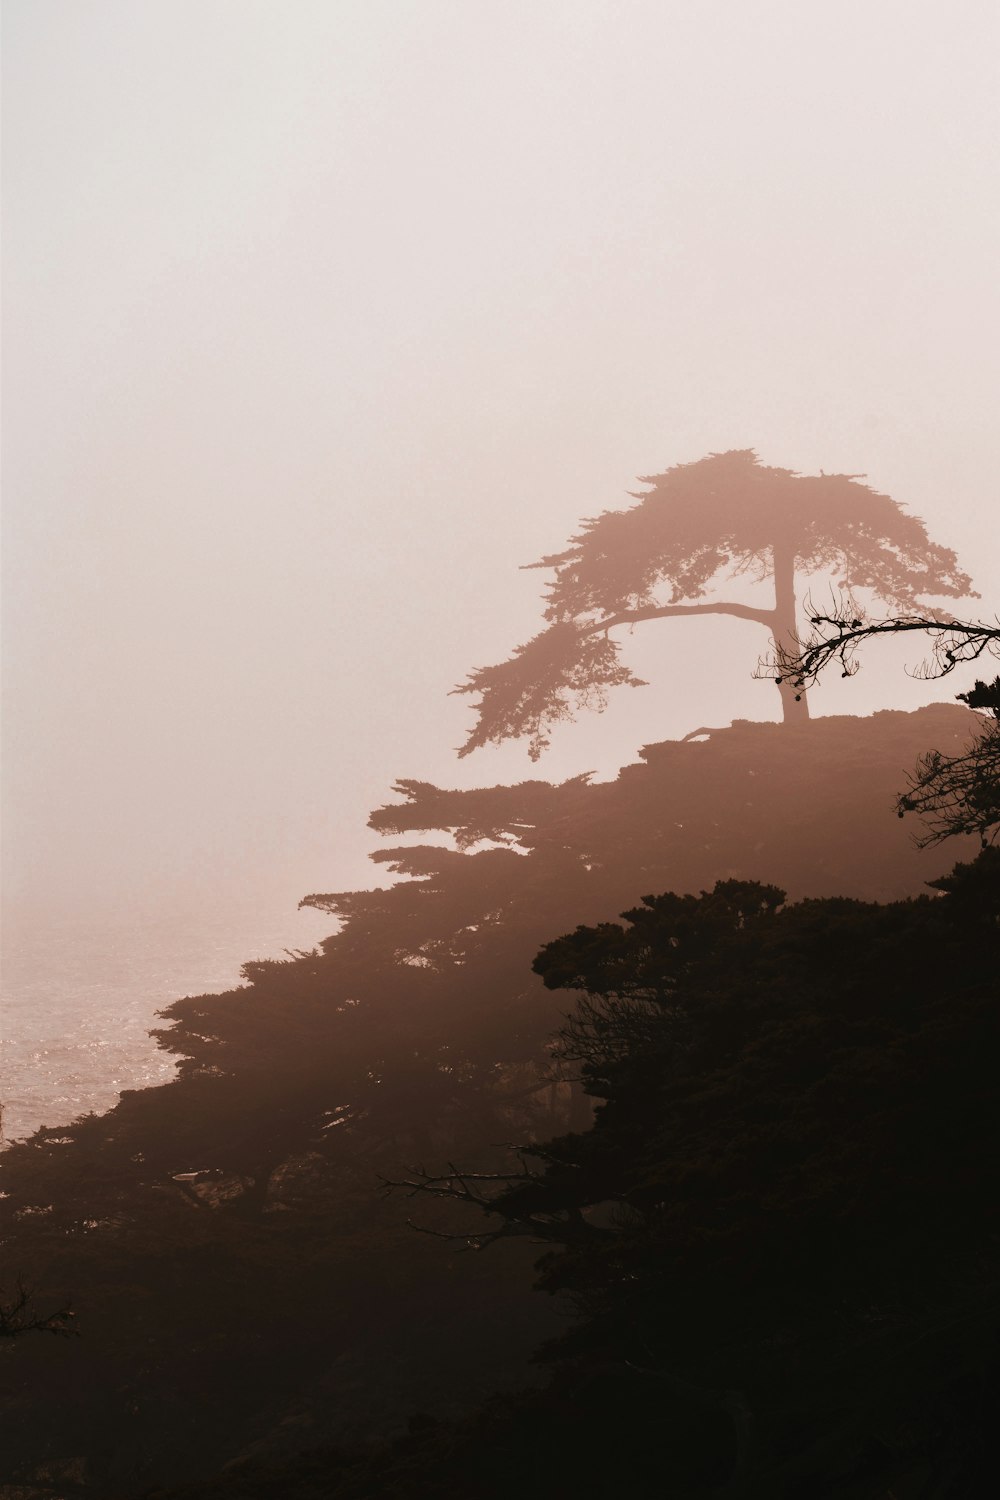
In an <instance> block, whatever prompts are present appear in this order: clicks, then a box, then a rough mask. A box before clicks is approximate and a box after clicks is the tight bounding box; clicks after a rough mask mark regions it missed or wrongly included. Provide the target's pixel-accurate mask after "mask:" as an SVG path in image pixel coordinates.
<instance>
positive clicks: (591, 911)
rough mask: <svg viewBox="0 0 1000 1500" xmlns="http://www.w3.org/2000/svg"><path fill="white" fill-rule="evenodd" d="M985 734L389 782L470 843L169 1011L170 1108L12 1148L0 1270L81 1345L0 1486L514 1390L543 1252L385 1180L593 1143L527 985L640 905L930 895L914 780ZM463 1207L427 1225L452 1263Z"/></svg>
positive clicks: (44, 1360)
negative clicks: (417, 1219)
mask: <svg viewBox="0 0 1000 1500" xmlns="http://www.w3.org/2000/svg"><path fill="white" fill-rule="evenodd" d="M970 717H971V715H970V714H969V712H968V710H966V709H962V708H958V707H947V706H943V705H942V706H938V707H937V708H935V709H928V710H924V711H922V712H921V713H919V714H914V715H905V714H883V715H877V716H876V717H875V718H873V719H870V720H852V719H829V720H824V721H818V722H816V723H814V724H813V725H811V726H808V727H807V728H805V729H804V730H803V731H802V734H803V735H805V736H808V750H809V754H808V756H806V755H803V753H802V749H803V743H804V742H802V741H800V739H799V736H798V735H797V734H795V733H790V732H789V731H787V730H784V729H782V727H781V726H778V725H767V724H765V725H752V724H738V725H735V726H734V727H733V728H732V729H729V730H725V731H719V732H717V733H713V734H712V735H711V736H710V737H709V738H707V739H703V740H701V741H692V742H688V743H672V744H667V745H660V746H651V747H648V748H647V749H646V750H645V751H644V753H643V761H642V763H641V764H639V765H636V766H632V767H628V768H626V769H625V770H624V771H623V772H622V773H621V775H620V776H619V777H618V778H617V780H616V781H614V782H610V783H607V784H592V783H589V782H588V781H587V780H586V779H577V780H575V781H572V782H569V783H567V784H566V785H564V786H561V787H557V786H550V785H547V784H545V783H539V782H535V783H528V784H526V785H525V786H522V787H514V788H496V789H491V790H480V791H475V792H450V791H447V790H442V789H437V788H431V787H427V786H423V785H419V784H416V783H401V784H400V791H401V792H402V794H403V796H402V798H401V799H400V801H399V802H398V803H396V804H395V805H393V806H392V807H390V808H386V809H382V810H381V811H380V812H379V813H377V814H376V815H375V816H374V818H373V823H374V824H375V826H377V827H379V828H380V829H381V830H382V831H384V832H387V833H392V834H408V833H409V832H411V831H412V830H420V829H427V830H431V831H433V832H434V833H435V834H440V833H441V832H448V833H450V834H451V835H453V838H454V843H455V846H456V847H455V848H453V849H444V848H441V847H437V846H425V847H417V848H399V849H394V850H391V851H387V853H386V855H385V860H386V862H387V863H388V864H389V865H390V868H392V869H393V870H394V871H397V872H398V873H400V874H401V875H403V876H407V877H409V878H406V879H403V880H401V881H400V882H399V883H398V884H397V885H394V886H392V887H390V888H388V889H385V890H377V891H368V892H353V893H343V894H335V895H328V896H316V897H313V898H310V900H311V902H312V904H313V905H315V906H318V907H320V908H321V909H324V910H328V911H330V913H331V916H332V917H333V918H335V919H336V920H338V921H339V923H340V930H339V931H338V932H337V933H336V934H335V935H334V936H333V937H331V938H330V939H329V940H327V942H325V943H324V944H323V945H322V946H321V948H320V949H319V950H318V951H317V952H315V953H307V954H302V955H300V956H299V957H297V958H295V959H292V960H289V961H288V962H282V963H264V964H254V965H250V966H248V968H247V971H246V974H247V985H246V987H245V988H242V989H237V990H234V991H231V992H229V993H228V994H225V995H220V996H199V997H191V998H188V999H186V1000H183V1001H180V1002H178V1003H177V1004H176V1005H175V1006H173V1007H171V1010H170V1012H169V1013H168V1016H167V1022H168V1025H167V1027H165V1029H164V1034H163V1037H162V1040H163V1041H164V1042H165V1043H166V1045H167V1046H168V1047H169V1048H170V1050H172V1051H173V1052H174V1053H175V1054H176V1055H177V1056H178V1057H179V1058H180V1059H181V1064H182V1066H181V1074H180V1077H179V1078H178V1081H177V1082H176V1083H172V1084H170V1085H169V1086H166V1087H163V1088H159V1089H151V1090H144V1091H142V1092H138V1093H131V1094H127V1095H125V1096H123V1098H122V1101H121V1103H120V1104H119V1105H118V1107H117V1108H116V1109H115V1110H113V1111H111V1112H110V1113H109V1114H108V1115H106V1116H103V1117H88V1118H86V1119H84V1120H82V1121H78V1122H75V1123H74V1124H72V1125H68V1126H65V1127H62V1128H59V1129H51V1130H44V1131H40V1132H39V1133H38V1134H37V1135H36V1136H35V1137H34V1138H33V1139H32V1141H30V1142H27V1143H25V1144H22V1145H15V1146H14V1147H12V1148H11V1149H10V1150H8V1151H7V1152H5V1153H4V1156H3V1160H2V1173H3V1183H2V1186H3V1190H4V1191H5V1192H6V1193H8V1194H9V1197H7V1198H6V1199H5V1200H4V1202H3V1207H4V1209H5V1212H6V1215H7V1218H8V1220H9V1224H10V1228H9V1231H8V1235H7V1240H8V1246H7V1252H6V1253H7V1254H8V1255H9V1257H10V1258H11V1261H12V1263H13V1264H14V1265H23V1266H25V1267H26V1268H30V1273H31V1277H32V1281H33V1283H34V1284H35V1286H36V1288H37V1299H38V1305H39V1306H40V1307H42V1308H47V1307H61V1306H65V1305H66V1300H65V1299H67V1298H68V1297H70V1296H71V1297H72V1301H73V1306H74V1309H75V1310H76V1313H77V1325H78V1327H79V1329H80V1331H81V1334H82V1335H83V1336H82V1337H81V1338H79V1339H74V1340H66V1341H62V1340H60V1341H56V1340H51V1339H49V1340H42V1339H34V1340H32V1339H19V1340H17V1341H16V1343H12V1345H11V1346H10V1350H9V1353H10V1358H9V1359H8V1361H7V1363H6V1369H5V1374H6V1375H7V1377H8V1389H7V1392H6V1394H5V1395H4V1397H3V1416H4V1419H5V1422H6V1425H7V1426H8V1428H9V1430H10V1433H11V1438H10V1440H9V1441H8V1443H7V1446H6V1448H5V1450H4V1455H3V1468H2V1470H0V1483H8V1484H21V1485H22V1486H23V1485H28V1484H35V1483H36V1482H38V1475H39V1473H40V1472H41V1471H42V1470H43V1469H44V1470H45V1472H47V1473H52V1474H55V1473H56V1469H55V1468H52V1465H56V1466H57V1467H58V1465H63V1466H64V1468H65V1470H66V1472H67V1473H68V1472H69V1469H70V1468H73V1472H78V1471H79V1467H80V1464H84V1465H85V1469H86V1473H87V1475H88V1476H89V1477H88V1480H87V1484H88V1487H89V1489H90V1491H91V1493H94V1494H107V1495H109V1496H114V1495H121V1496H128V1497H129V1500H132V1497H133V1496H135V1495H137V1494H138V1492H139V1491H140V1490H141V1487H142V1485H144V1484H151V1483H153V1482H154V1480H155V1481H158V1482H161V1483H163V1482H175V1481H180V1480H181V1479H182V1478H184V1477H185V1476H193V1475H196V1474H198V1473H204V1472H207V1471H210V1470H211V1469H212V1468H218V1467H221V1466H222V1465H223V1464H225V1463H226V1462H228V1461H230V1460H232V1459H233V1458H235V1457H237V1456H240V1455H243V1456H250V1455H254V1454H255V1455H256V1457H255V1459H254V1462H257V1463H259V1464H260V1465H261V1466H263V1467H265V1468H266V1466H267V1464H268V1463H270V1462H271V1461H272V1459H273V1460H274V1461H275V1462H277V1461H279V1459H280V1460H281V1461H282V1462H283V1461H284V1459H283V1455H285V1454H286V1453H287V1452H288V1451H289V1450H292V1451H294V1450H295V1449H301V1448H302V1447H305V1446H307V1445H308V1444H309V1443H321V1442H323V1441H327V1442H328V1443H333V1444H344V1443H350V1442H353V1441H354V1440H355V1439H357V1438H359V1437H364V1436H371V1435H373V1434H376V1433H380V1432H382V1433H384V1432H386V1431H391V1430H392V1429H393V1426H394V1425H396V1424H398V1423H399V1422H401V1421H402V1420H403V1418H404V1415H405V1413H406V1412H407V1411H408V1410H412V1409H413V1408H414V1407H415V1406H417V1405H424V1406H427V1407H429V1408H430V1409H431V1410H432V1411H434V1413H435V1415H437V1416H439V1417H449V1416H451V1415H452V1414H454V1412H456V1411H459V1410H462V1409H463V1408H464V1407H468V1406H470V1405H474V1404H475V1402H476V1401H478V1400H480V1399H482V1398H483V1397H484V1396H485V1395H486V1393H487V1392H488V1391H489V1390H490V1389H491V1388H496V1387H498V1386H502V1385H503V1384H504V1383H505V1382H507V1383H508V1384H509V1383H510V1382H512V1381H522V1380H524V1379H525V1378H526V1368H527V1367H526V1356H527V1352H528V1350H529V1349H530V1348H531V1346H532V1345H533V1344H534V1343H537V1341H538V1339H539V1338H540V1337H545V1336H547V1335H548V1334H551V1333H553V1332H554V1331H555V1326H554V1324H553V1322H552V1318H551V1317H548V1316H547V1314H546V1312H545V1307H546V1305H547V1304H545V1303H544V1302H541V1305H539V1302H540V1300H541V1299H536V1302H534V1303H533V1301H532V1299H531V1298H530V1297H529V1296H528V1295H527V1289H528V1286H529V1283H530V1258H531V1254H532V1252H531V1251H530V1250H529V1249H528V1247H527V1246H526V1245H524V1244H520V1245H511V1246H510V1247H504V1248H503V1249H501V1250H500V1251H497V1252H495V1253H493V1254H489V1255H483V1256H478V1255H463V1254H459V1253H456V1252H455V1249H454V1247H452V1249H451V1250H449V1249H448V1248H443V1247H442V1245H441V1244H440V1243H439V1242H437V1241H436V1240H435V1239H433V1238H429V1237H426V1236H414V1235H413V1234H412V1233H411V1232H410V1231H409V1230H407V1228H406V1225H405V1210H404V1209H403V1206H402V1205H401V1204H399V1203H398V1202H397V1201H396V1200H394V1199H390V1200H388V1201H383V1200H381V1199H380V1198H379V1197H378V1195H377V1191H376V1189H377V1183H378V1178H379V1176H380V1175H381V1176H383V1177H398V1176H400V1175H402V1172H403V1170H404V1169H405V1167H406V1166H407V1164H424V1165H426V1166H428V1168H431V1167H433V1166H434V1164H435V1163H439V1162H447V1161H448V1160H449V1158H451V1159H455V1160H459V1159H461V1161H462V1164H463V1165H470V1166H475V1167H476V1169H477V1170H481V1171H483V1172H489V1171H493V1170H497V1169H499V1170H503V1171H510V1170H511V1168H510V1164H509V1158H508V1156H507V1152H506V1148H505V1146H504V1143H506V1142H510V1141H517V1142H521V1143H526V1144H527V1145H528V1146H533V1145H534V1144H536V1143H537V1142H538V1141H540V1140H543V1139H544V1138H546V1137H549V1136H554V1137H556V1138H557V1139H558V1138H561V1137H563V1136H565V1135H566V1132H570V1135H571V1138H576V1136H578V1135H579V1134H580V1133H581V1132H583V1131H584V1130H585V1128H586V1126H587V1124H588V1122H589V1120H590V1117H591V1112H592V1107H593V1101H592V1100H588V1099H587V1098H586V1097H585V1096H583V1095H582V1093H581V1091H580V1089H579V1086H574V1085H572V1084H571V1083H570V1082H569V1079H570V1078H571V1077H572V1076H573V1075H574V1074H577V1073H579V1070H580V1063H579V1060H578V1059H574V1058H568V1057H567V1058H559V1057H557V1056H555V1055H554V1053H553V1051H552V1048H551V1045H550V1042H549V1038H550V1035H551V1032H552V1030H553V1028H555V1027H556V1026H558V1025H559V1023H560V1020H561V1019H562V1017H563V1015H564V1012H565V1010H566V1008H567V1006H566V1002H565V997H564V996H563V995H562V994H561V993H559V992H554V993H550V992H548V991H546V990H545V988H544V986H543V984H542V981H541V979H540V978H539V977H538V976H535V975H532V974H531V972H530V966H531V961H532V958H533V957H534V955H535V954H536V953H537V951H538V949H539V947H540V945H541V944H542V943H544V942H546V941H548V940H549V939H551V937H552V934H553V933H557V932H561V931H565V930H567V928H570V927H572V926H573V925H574V924H575V923H576V922H579V921H583V922H587V923H591V924H595V923H601V922H605V921H607V920H609V919H610V918H613V917H614V915H615V913H616V912H618V911H620V910H621V909H622V907H623V906H624V905H625V904H626V903H629V902H631V901H634V899H635V891H636V889H637V887H638V889H640V890H641V889H646V890H651V889H661V890H662V889H673V890H676V891H680V892H683V891H697V890H698V889H700V888H704V887H706V886H711V884H712V883H713V882H714V881H715V880H716V879H719V878H726V879H730V880H744V881H745V880H749V879H751V878H752V877H754V876H756V877H758V878H760V879H763V880H765V881H768V882H770V883H772V884H775V885H779V886H781V887H782V888H783V889H788V890H790V891H791V892H792V893H793V894H794V895H795V896H796V897H802V896H812V897H817V898H818V897H827V896H840V895H844V894H847V893H850V894H852V895H856V896H861V897H864V898H866V899H868V900H871V899H887V898H892V897H896V896H905V895H908V894H912V893H914V892H916V891H918V890H919V889H920V888H921V885H922V883H923V882H924V881H925V880H927V879H928V878H932V877H934V876H935V875H938V874H939V873H940V871H941V870H942V868H943V867H944V866H943V862H942V861H941V859H940V856H936V855H935V853H934V852H933V851H928V852H923V853H922V852H920V851H917V850H915V849H914V848H913V847H912V844H911V842H910V840H909V839H908V837H907V836H906V832H905V830H904V829H903V828H902V827H901V825H900V824H899V823H898V822H897V821H896V820H895V819H893V818H891V817H888V818H887V816H886V813H887V811H889V810H891V806H892V801H893V798H894V794H895V791H896V788H897V786H898V778H899V773H900V768H901V767H902V766H905V765H906V764H907V763H912V761H913V759H914V757H915V756H916V754H917V752H918V750H919V749H920V748H921V747H922V746H925V745H926V744H927V743H928V742H931V743H938V744H941V745H943V746H946V747H947V746H948V745H951V744H954V745H955V746H959V745H961V743H962V742H963V741H964V738H965V735H966V733H967V725H968V722H969V719H970ZM462 850H464V851H465V852H461V851H462ZM691 899H694V898H691ZM331 925H332V924H331ZM460 1213H461V1205H453V1206H452V1207H451V1208H445V1209H444V1210H442V1213H441V1217H434V1216H433V1215H431V1217H430V1218H429V1220H428V1223H429V1227H433V1228H435V1229H437V1230H440V1231H442V1232H444V1233H463V1237H467V1220H466V1219H464V1218H462V1219H459V1214H460ZM557 1217H559V1215H557ZM601 1378H602V1379H603V1376H602V1377H601ZM618 1379H619V1375H614V1377H613V1381H617V1380H618ZM375 1393H377V1395H376V1394H375ZM526 1399H527V1398H526ZM546 1399H549V1398H546ZM595 1399H596V1398H595ZM551 1400H552V1401H553V1402H554V1403H555V1404H556V1406H558V1407H559V1409H560V1410H562V1409H563V1408H562V1407H561V1406H560V1403H563V1402H564V1401H565V1402H569V1401H570V1397H569V1396H568V1395H565V1396H559V1397H558V1398H557V1397H556V1396H552V1397H551ZM531 1409H532V1407H531V1400H530V1399H528V1405H527V1407H526V1408H525V1410H526V1412H530V1410H531ZM553 1409H555V1408H553ZM565 1409H566V1411H567V1412H568V1410H569V1407H568V1406H567V1407H566V1408H565ZM493 1420H494V1419H493V1418H490V1421H491V1422H492V1421H493ZM519 1420H520V1419H519ZM524 1420H525V1421H531V1420H533V1418H530V1417H529V1416H526V1417H525V1418H524ZM553 1420H554V1421H555V1420H556V1419H555V1418H554V1419H553ZM559 1420H560V1421H561V1420H562V1418H559ZM566 1420H567V1421H569V1417H568V1416H567V1418H566ZM698 1420H699V1421H701V1420H703V1418H701V1417H699V1418H698ZM704 1420H708V1418H705V1419H704ZM711 1420H712V1421H713V1422H714V1421H715V1420H716V1418H715V1417H714V1416H712V1417H711ZM473 1426H474V1424H473ZM723 1426H724V1424H723ZM449 1430H450V1428H449ZM472 1430H473V1429H472V1428H470V1429H469V1431H470V1432H471V1431H472ZM724 1430H725V1431H728V1430H729V1429H728V1428H724ZM179 1432H183V1433H184V1439H183V1441H182V1442H181V1441H179V1440H178V1437H177V1434H178V1433H179ZM421 1441H422V1440H421ZM442 1441H443V1439H442ZM463 1441H465V1440H464V1439H463ZM470 1441H471V1439H470ZM518 1441H519V1440H518ZM726 1441H727V1442H728V1441H729V1439H728V1438H727V1439H726ZM275 1455H277V1456H278V1457H277V1458H276V1457H275ZM512 1461H513V1460H512ZM351 1462H352V1463H353V1462H354V1460H353V1459H352V1460H351ZM358 1462H363V1463H364V1464H366V1465H367V1464H368V1462H369V1460H368V1458H364V1459H363V1460H362V1459H359V1460H358ZM47 1466H48V1467H47ZM67 1466H68V1467H67ZM60 1472H61V1471H60ZM60 1482H62V1481H60ZM66 1482H67V1483H68V1481H66ZM352 1482H353V1481H352ZM279 1492H280V1491H279Z"/></svg>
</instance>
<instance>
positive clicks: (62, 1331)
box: [0, 1276, 78, 1339]
mask: <svg viewBox="0 0 1000 1500" xmlns="http://www.w3.org/2000/svg"><path fill="white" fill-rule="evenodd" d="M16 1288H17V1290H16V1292H15V1295H14V1298H13V1300H12V1301H10V1302H5V1301H3V1300H2V1298H0V1338H7V1339H16V1338H20V1337H21V1335H22V1334H25V1333H53V1334H56V1335H57V1337H60V1338H75V1337H77V1335H78V1330H77V1329H75V1328H71V1327H70V1326H69V1325H70V1323H71V1321H72V1319H73V1318H74V1317H75V1316H76V1314H75V1313H74V1312H73V1311H72V1310H71V1308H69V1307H68V1306H67V1307H61V1308H58V1309H57V1310H56V1311H55V1312H51V1313H40V1312H38V1310H37V1309H36V1308H35V1307H34V1305H33V1301H32V1298H33V1291H32V1288H31V1287H29V1286H26V1285H25V1283H24V1281H23V1280H22V1279H21V1277H20V1276H19V1277H18V1278H17V1282H16Z"/></svg>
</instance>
